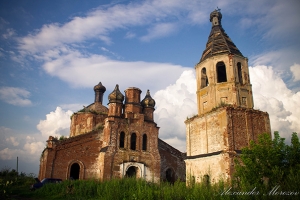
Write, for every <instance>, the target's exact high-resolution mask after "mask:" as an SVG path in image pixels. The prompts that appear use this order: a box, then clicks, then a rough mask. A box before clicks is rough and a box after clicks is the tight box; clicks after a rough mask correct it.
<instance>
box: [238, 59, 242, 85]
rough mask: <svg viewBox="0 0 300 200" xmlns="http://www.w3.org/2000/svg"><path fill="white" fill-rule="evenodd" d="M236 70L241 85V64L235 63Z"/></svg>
mask: <svg viewBox="0 0 300 200" xmlns="http://www.w3.org/2000/svg"><path fill="white" fill-rule="evenodd" d="M237 68H238V78H239V83H240V84H243V77H242V66H241V63H240V62H238V63H237Z"/></svg>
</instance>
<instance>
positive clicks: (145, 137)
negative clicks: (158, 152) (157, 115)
mask: <svg viewBox="0 0 300 200" xmlns="http://www.w3.org/2000/svg"><path fill="white" fill-rule="evenodd" d="M143 150H144V151H146V150H147V135H146V134H144V135H143Z"/></svg>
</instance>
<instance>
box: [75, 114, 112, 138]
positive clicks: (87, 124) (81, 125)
mask: <svg viewBox="0 0 300 200" xmlns="http://www.w3.org/2000/svg"><path fill="white" fill-rule="evenodd" d="M106 117H107V114H95V113H92V112H77V113H74V114H73V115H72V118H71V126H70V137H73V136H77V135H80V134H85V133H88V132H90V131H93V130H96V129H100V128H103V124H104V120H105V118H106Z"/></svg>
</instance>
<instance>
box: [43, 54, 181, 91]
mask: <svg viewBox="0 0 300 200" xmlns="http://www.w3.org/2000/svg"><path fill="white" fill-rule="evenodd" d="M63 51H64V50H63ZM63 51H61V53H62V54H63V55H60V56H58V58H55V59H54V58H53V60H49V61H47V62H45V64H44V65H43V69H44V70H45V71H46V72H47V73H48V74H50V75H52V76H57V77H59V78H60V79H61V80H63V81H65V82H67V83H69V84H70V85H72V86H75V87H92V86H94V85H95V83H97V82H99V81H101V82H102V83H103V85H105V87H106V88H107V89H109V88H111V89H113V88H114V87H115V84H119V85H120V87H121V88H122V87H126V88H127V87H131V86H136V85H138V86H139V87H140V89H142V91H146V90H147V89H151V90H152V91H153V90H154V91H156V90H158V89H160V88H164V87H166V86H168V85H169V84H170V83H172V82H175V80H176V79H177V78H178V77H179V76H180V74H181V73H182V72H183V71H184V70H185V69H186V68H184V67H182V66H179V65H172V64H169V63H155V62H152V63H150V62H143V61H136V62H124V61H116V60H111V59H109V58H107V57H105V56H102V55H95V54H94V55H83V54H81V53H80V52H78V51H74V50H69V51H67V50H66V51H65V52H63ZM58 54H59V53H56V54H55V56H56V55H58ZM55 56H54V57H55ZM83 66H84V67H83ZM170 72H171V73H170ZM125 74H126V76H125ZM166 74H168V78H167V79H166ZM148 87H150V88H148ZM124 89H125V88H124Z"/></svg>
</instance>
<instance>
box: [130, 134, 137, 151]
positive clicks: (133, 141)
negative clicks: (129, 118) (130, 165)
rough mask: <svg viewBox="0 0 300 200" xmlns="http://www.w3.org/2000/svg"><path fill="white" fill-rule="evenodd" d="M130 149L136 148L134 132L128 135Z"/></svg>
mask: <svg viewBox="0 0 300 200" xmlns="http://www.w3.org/2000/svg"><path fill="white" fill-rule="evenodd" d="M130 149H131V150H136V134H135V133H132V134H131V137H130Z"/></svg>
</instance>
